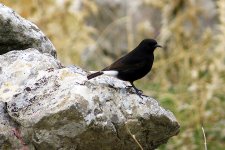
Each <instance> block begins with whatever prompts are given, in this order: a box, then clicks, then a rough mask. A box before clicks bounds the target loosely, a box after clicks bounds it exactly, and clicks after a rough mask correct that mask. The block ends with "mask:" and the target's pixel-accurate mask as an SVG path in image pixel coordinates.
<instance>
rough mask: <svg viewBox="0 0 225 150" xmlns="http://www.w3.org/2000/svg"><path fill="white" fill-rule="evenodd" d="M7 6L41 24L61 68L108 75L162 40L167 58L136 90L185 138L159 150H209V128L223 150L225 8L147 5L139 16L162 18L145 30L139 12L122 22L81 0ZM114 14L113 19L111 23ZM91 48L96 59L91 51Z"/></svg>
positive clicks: (161, 54)
mask: <svg viewBox="0 0 225 150" xmlns="http://www.w3.org/2000/svg"><path fill="white" fill-rule="evenodd" d="M1 2H2V3H4V4H5V5H7V6H9V7H11V8H13V9H14V10H16V11H17V12H18V13H19V14H20V15H21V16H23V17H25V18H27V19H29V20H32V21H33V22H35V24H37V25H38V26H39V27H40V28H41V29H42V31H43V32H44V33H45V34H47V35H48V37H49V38H50V39H51V41H52V42H53V44H54V45H55V47H56V49H57V50H58V57H59V59H60V60H61V61H62V62H64V63H65V64H76V65H79V66H82V67H83V68H87V69H92V70H94V69H101V68H102V67H103V66H106V65H107V64H110V63H111V62H112V61H113V60H115V58H118V57H119V56H120V55H122V54H123V53H125V52H126V51H128V50H131V49H132V47H134V46H135V45H136V44H137V43H138V42H139V41H140V40H141V39H143V38H145V37H157V38H156V39H157V41H159V43H160V44H161V45H163V46H164V50H158V51H156V52H155V63H154V66H153V70H152V72H151V73H150V75H148V76H147V77H145V78H144V79H142V80H140V81H137V82H136V85H137V87H139V88H140V89H143V90H144V93H145V94H146V95H151V96H153V97H154V98H156V99H157V100H158V101H159V103H160V104H161V105H162V106H163V107H165V108H167V109H170V110H171V111H172V112H173V113H174V114H175V116H176V118H177V119H178V121H179V123H180V126H181V130H180V133H179V134H178V135H177V136H175V137H173V138H171V139H170V140H169V142H168V143H167V144H166V145H163V146H161V147H160V148H159V149H162V150H164V149H165V150H168V149H169V150H175V149H178V150H185V149H189V150H195V149H196V150H199V149H204V139H203V133H202V129H201V127H202V126H203V127H204V129H205V133H206V140H207V146H208V149H214V150H222V149H224V147H225V42H224V41H225V19H224V18H225V1H224V0H217V1H210V0H207V1H206V2H205V1H204V2H205V3H204V2H201V1H194V0H175V1H169V0H161V1H159V0H141V2H142V4H141V5H140V7H138V8H139V9H140V10H142V8H143V10H144V9H145V10H149V9H152V10H155V12H157V13H159V15H158V16H159V18H158V20H153V19H152V18H151V17H149V20H146V19H140V20H141V21H138V22H135V17H133V16H134V14H133V13H132V11H131V12H129V11H128V12H126V13H125V15H118V14H117V13H118V9H119V8H118V9H117V7H111V9H110V10H109V9H108V8H104V7H105V5H98V4H97V3H96V2H95V1H90V0H83V1H82V5H79V1H78V0H77V1H72V0H65V1H64V2H63V3H60V4H59V2H58V3H57V1H54V0H46V1H41V0H1ZM74 3H77V4H74ZM202 4H208V5H209V6H212V7H209V8H210V9H208V8H206V7H208V5H205V6H203V5H202ZM74 6H77V7H78V8H76V9H75V8H74ZM120 9H122V8H120ZM143 12H144V11H143ZM107 13H108V14H110V16H111V18H110V17H106V16H104V14H107ZM213 14H214V16H213V17H210V16H211V15H213ZM144 15H149V14H146V13H145V14H144V13H143V14H142V16H144ZM95 21H96V22H95ZM133 22H135V23H133ZM157 22H158V23H157ZM157 35H158V36H157ZM107 39H108V40H109V41H107ZM124 43H125V44H124ZM91 46H93V47H94V48H93V51H88V50H87V49H88V48H89V49H90V47H91ZM100 56H101V57H100ZM99 58H101V59H99Z"/></svg>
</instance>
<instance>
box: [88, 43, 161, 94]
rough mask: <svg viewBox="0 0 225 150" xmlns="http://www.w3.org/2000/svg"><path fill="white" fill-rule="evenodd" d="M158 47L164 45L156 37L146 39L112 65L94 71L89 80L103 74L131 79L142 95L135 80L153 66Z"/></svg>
mask: <svg viewBox="0 0 225 150" xmlns="http://www.w3.org/2000/svg"><path fill="white" fill-rule="evenodd" d="M157 47H162V46H160V45H158V44H157V42H156V41H155V40H154V39H145V40H143V41H141V43H140V44H139V45H138V46H137V47H136V48H135V49H134V50H132V51H131V52H130V53H128V54H126V55H125V56H123V57H121V58H120V59H118V60H117V61H115V62H114V63H112V64H111V65H110V66H108V67H106V68H104V69H103V70H101V71H98V72H96V73H92V74H90V75H88V76H87V78H88V80H90V79H92V78H94V77H97V76H99V75H102V74H107V75H110V73H111V76H114V77H116V78H118V79H120V80H123V81H129V82H130V83H131V86H132V87H133V88H134V89H135V91H136V93H137V94H138V95H139V96H140V95H141V92H140V90H138V89H137V88H136V87H135V86H134V84H133V82H134V81H135V80H138V79H140V78H142V77H144V76H145V75H146V74H147V73H148V72H149V71H150V70H151V68H152V65H153V62H154V50H155V49H156V48H157Z"/></svg>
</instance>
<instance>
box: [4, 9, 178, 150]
mask: <svg viewBox="0 0 225 150" xmlns="http://www.w3.org/2000/svg"><path fill="white" fill-rule="evenodd" d="M6 10H7V11H6ZM6 12H7V13H8V14H7V20H8V22H13V19H15V18H14V17H15V15H16V16H18V15H17V14H15V12H14V11H11V10H10V9H9V8H7V7H6V6H3V5H0V29H1V28H2V26H3V25H4V24H3V23H1V22H4V18H5V17H2V16H3V15H4V14H5V13H6ZM10 13H11V15H10ZM16 18H17V19H22V20H23V21H24V19H23V18H21V17H20V16H19V17H16ZM23 21H21V22H19V23H21V24H22V26H25V27H24V30H20V32H21V33H20V34H21V35H26V34H25V33H24V32H28V31H27V30H25V29H26V27H27V26H30V25H31V24H30V23H28V21H25V23H23ZM21 24H20V25H21ZM7 27H10V28H7ZM4 28H7V29H6V30H7V32H8V33H9V34H10V35H13V34H18V32H14V31H15V30H14V29H15V28H16V29H17V28H18V23H14V24H11V26H4ZM36 28H37V27H36ZM32 32H34V33H32V34H33V35H32V38H31V36H23V38H25V39H26V41H29V39H30V38H31V40H34V41H36V40H37V41H38V42H39V43H40V44H39V45H42V46H40V47H37V46H33V47H32V45H29V47H30V48H28V49H26V47H25V48H24V49H21V47H16V45H23V43H22V44H21V43H20V39H18V38H21V37H20V36H11V38H12V40H13V41H14V42H16V43H14V42H13V43H11V44H9V43H10V42H8V45H7V44H5V45H4V47H2V46H1V45H0V50H1V51H2V52H3V51H4V52H7V53H5V54H3V55H0V62H1V63H0V149H23V150H25V149H30V150H32V149H43V150H44V149H76V150H84V149H90V150H92V149H102V150H103V149H112V150H113V149H115V150H118V149H121V150H124V149H127V150H128V149H129V150H130V149H155V148H157V147H158V146H159V145H161V144H164V143H166V142H167V141H168V139H169V138H170V137H172V136H174V135H176V134H177V133H178V132H179V124H178V122H177V120H176V118H175V117H174V115H173V114H172V113H171V112H170V111H169V110H165V109H164V108H162V107H161V106H160V105H159V103H158V102H157V101H156V100H155V99H153V98H151V97H148V96H143V97H142V99H141V98H140V97H139V96H138V95H136V94H135V92H134V91H133V90H132V89H129V88H126V87H127V86H128V85H129V83H127V82H124V81H121V80H118V79H115V78H112V77H108V76H104V75H102V76H100V77H97V78H95V79H93V80H90V81H89V80H87V78H86V76H87V74H88V72H87V71H85V70H83V69H81V68H79V67H76V66H68V67H64V66H63V65H61V63H60V62H59V61H58V60H57V59H56V58H55V56H56V55H55V49H54V46H52V44H51V42H50V41H49V40H44V42H45V43H44V44H41V40H40V38H41V37H43V36H40V33H41V35H42V32H40V30H33V31H32ZM35 32H38V33H39V34H35ZM0 33H1V32H0ZM1 34H2V33H1ZM1 36H2V35H1ZM41 39H42V38H41ZM0 40H2V38H0ZM1 42H2V41H0V43H1ZM44 45H48V47H47V48H46V49H42V47H43V46H44ZM12 47H13V49H14V50H11V48H12Z"/></svg>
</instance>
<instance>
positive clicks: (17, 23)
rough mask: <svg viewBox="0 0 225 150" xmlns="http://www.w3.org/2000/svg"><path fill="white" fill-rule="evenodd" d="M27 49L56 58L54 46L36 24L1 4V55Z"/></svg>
mask: <svg viewBox="0 0 225 150" xmlns="http://www.w3.org/2000/svg"><path fill="white" fill-rule="evenodd" d="M27 48H36V49H37V50H39V51H40V52H42V53H49V54H51V55H52V56H54V57H56V50H55V48H54V46H53V45H52V43H51V42H50V40H49V39H48V38H47V37H46V36H45V35H44V34H43V33H42V32H41V31H40V29H39V28H38V27H37V26H36V25H35V24H33V23H31V22H29V21H27V20H25V19H23V18H22V17H20V16H19V15H18V14H16V13H15V11H13V10H12V9H10V8H8V7H6V6H4V5H3V4H1V3H0V54H4V53H6V52H8V51H10V50H15V49H17V50H22V49H27Z"/></svg>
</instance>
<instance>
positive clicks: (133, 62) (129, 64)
mask: <svg viewBox="0 0 225 150" xmlns="http://www.w3.org/2000/svg"><path fill="white" fill-rule="evenodd" d="M143 65H145V61H143V58H141V57H138V56H136V57H129V55H126V56H124V57H122V58H120V59H118V60H117V61H115V62H114V63H113V64H111V65H110V66H108V67H106V68H104V69H103V71H106V70H117V71H120V70H123V71H126V70H130V69H132V68H140V67H142V66H143Z"/></svg>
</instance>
